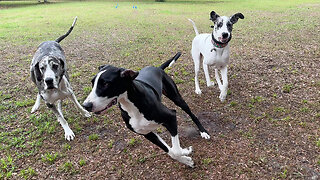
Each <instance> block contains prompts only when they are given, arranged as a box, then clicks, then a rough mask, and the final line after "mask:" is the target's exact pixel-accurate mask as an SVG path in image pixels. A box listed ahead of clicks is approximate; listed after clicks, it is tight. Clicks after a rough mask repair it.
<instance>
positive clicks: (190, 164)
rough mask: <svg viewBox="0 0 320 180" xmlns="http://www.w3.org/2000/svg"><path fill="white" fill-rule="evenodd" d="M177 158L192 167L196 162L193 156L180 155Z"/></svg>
mask: <svg viewBox="0 0 320 180" xmlns="http://www.w3.org/2000/svg"><path fill="white" fill-rule="evenodd" d="M176 160H178V161H179V162H181V163H183V164H185V165H187V166H190V167H192V168H193V167H194V162H193V160H192V158H191V157H188V156H180V157H178V158H177V159H176Z"/></svg>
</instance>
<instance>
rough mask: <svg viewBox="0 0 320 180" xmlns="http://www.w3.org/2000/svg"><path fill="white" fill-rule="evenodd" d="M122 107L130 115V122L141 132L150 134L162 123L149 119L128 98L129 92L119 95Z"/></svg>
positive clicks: (135, 129) (136, 130) (134, 128)
mask: <svg viewBox="0 0 320 180" xmlns="http://www.w3.org/2000/svg"><path fill="white" fill-rule="evenodd" d="M119 102H120V105H121V108H122V109H123V110H124V111H126V112H127V113H128V115H129V116H130V120H129V124H130V125H131V127H132V128H133V130H134V131H135V132H137V133H139V134H148V133H150V132H152V131H154V130H156V129H157V128H158V127H159V126H160V124H158V123H156V122H154V121H150V120H147V119H146V118H145V117H144V115H143V114H142V113H140V111H139V110H138V108H137V107H136V106H135V105H134V104H133V103H132V102H131V101H130V100H129V99H128V96H127V92H125V93H123V94H122V95H120V96H119Z"/></svg>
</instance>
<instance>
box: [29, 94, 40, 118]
mask: <svg viewBox="0 0 320 180" xmlns="http://www.w3.org/2000/svg"><path fill="white" fill-rule="evenodd" d="M40 101H41V96H40V93H38V94H37V100H36V102H35V103H34V105H33V107H32V110H31V113H34V112H36V111H37V110H38V109H39V107H40Z"/></svg>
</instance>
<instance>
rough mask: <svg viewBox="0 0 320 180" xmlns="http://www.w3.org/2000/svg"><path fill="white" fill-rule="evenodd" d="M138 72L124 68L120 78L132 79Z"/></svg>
mask: <svg viewBox="0 0 320 180" xmlns="http://www.w3.org/2000/svg"><path fill="white" fill-rule="evenodd" d="M138 74H139V72H137V71H133V70H131V69H126V70H124V71H121V73H120V77H122V78H130V79H131V80H134V79H135V78H136V77H137V76H138Z"/></svg>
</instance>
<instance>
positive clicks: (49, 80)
mask: <svg viewBox="0 0 320 180" xmlns="http://www.w3.org/2000/svg"><path fill="white" fill-rule="evenodd" d="M44 81H45V82H46V84H47V85H50V84H53V79H52V78H46V79H45V80H44Z"/></svg>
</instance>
